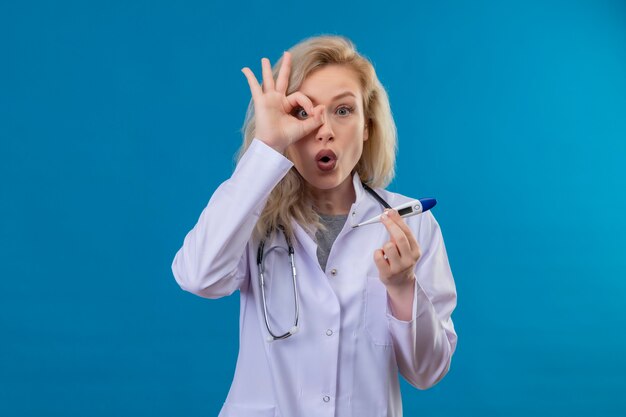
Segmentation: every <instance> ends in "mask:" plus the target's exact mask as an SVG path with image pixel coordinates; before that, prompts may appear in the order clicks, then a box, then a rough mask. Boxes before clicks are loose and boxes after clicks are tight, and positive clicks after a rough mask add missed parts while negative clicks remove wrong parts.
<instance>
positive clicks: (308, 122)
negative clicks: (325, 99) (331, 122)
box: [302, 104, 326, 135]
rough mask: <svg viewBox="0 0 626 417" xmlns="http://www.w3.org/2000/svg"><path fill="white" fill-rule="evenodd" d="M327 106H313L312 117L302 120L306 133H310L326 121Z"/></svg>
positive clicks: (304, 132)
mask: <svg viewBox="0 0 626 417" xmlns="http://www.w3.org/2000/svg"><path fill="white" fill-rule="evenodd" d="M325 111H326V106H324V105H322V104H320V105H318V106H316V107H314V108H313V114H312V115H311V117H309V118H307V119H304V120H302V130H303V134H304V135H308V134H309V133H311V132H312V131H314V130H315V129H317V128H318V127H320V126H321V125H323V124H324V123H325V122H326V116H325Z"/></svg>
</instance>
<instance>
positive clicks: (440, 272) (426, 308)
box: [388, 211, 457, 389]
mask: <svg viewBox="0 0 626 417" xmlns="http://www.w3.org/2000/svg"><path fill="white" fill-rule="evenodd" d="M421 217H423V218H422V219H421V225H420V228H419V233H418V235H417V240H418V242H419V244H420V246H421V248H422V256H421V257H420V259H419V261H418V262H417V265H416V266H415V278H416V280H415V293H414V296H413V316H412V319H411V321H401V320H398V319H396V318H395V317H393V316H392V315H391V314H390V313H389V314H388V319H389V328H390V331H391V336H392V340H393V345H394V350H395V354H396V360H397V363H398V368H399V370H400V373H401V374H402V376H404V378H405V379H406V380H407V381H408V382H409V383H410V384H411V385H413V386H414V387H416V388H418V389H428V388H430V387H432V386H433V385H435V384H437V383H438V382H439V381H440V380H441V379H442V378H443V377H444V376H445V375H446V374H447V373H448V370H449V369H450V363H451V360H452V355H453V353H454V351H455V350H456V345H457V335H456V332H455V330H454V324H453V323H452V318H451V315H452V311H453V310H454V308H455V307H456V287H455V284H454V279H453V277H452V271H451V270H450V264H449V262H448V255H447V253H446V248H445V245H444V242H443V236H442V234H441V229H440V228H439V224H438V223H437V220H436V219H435V217H434V216H433V215H432V213H431V212H430V211H428V212H426V213H424V214H423V215H422V216H421Z"/></svg>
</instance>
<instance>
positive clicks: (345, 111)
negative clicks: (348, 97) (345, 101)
mask: <svg viewBox="0 0 626 417" xmlns="http://www.w3.org/2000/svg"><path fill="white" fill-rule="evenodd" d="M353 111H354V109H353V108H352V107H348V106H341V107H339V108H338V109H337V111H336V113H337V114H338V115H339V116H349V115H350V113H352V112H353Z"/></svg>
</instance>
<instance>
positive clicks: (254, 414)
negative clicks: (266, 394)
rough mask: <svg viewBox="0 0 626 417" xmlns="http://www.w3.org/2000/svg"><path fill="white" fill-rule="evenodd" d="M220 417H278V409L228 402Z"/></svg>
mask: <svg viewBox="0 0 626 417" xmlns="http://www.w3.org/2000/svg"><path fill="white" fill-rule="evenodd" d="M219 417H277V414H276V407H274V406H262V405H256V406H255V405H244V404H234V403H229V402H227V403H226V404H224V408H223V409H222V412H221V413H220V415H219Z"/></svg>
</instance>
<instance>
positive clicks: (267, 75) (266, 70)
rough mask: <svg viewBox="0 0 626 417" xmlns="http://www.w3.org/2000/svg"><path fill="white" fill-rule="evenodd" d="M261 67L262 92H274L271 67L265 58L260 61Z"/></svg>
mask: <svg viewBox="0 0 626 417" xmlns="http://www.w3.org/2000/svg"><path fill="white" fill-rule="evenodd" d="M261 67H262V68H263V91H265V92H266V93H267V92H268V91H272V90H274V76H273V75H272V66H271V65H270V60H269V59H267V58H263V59H261Z"/></svg>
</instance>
